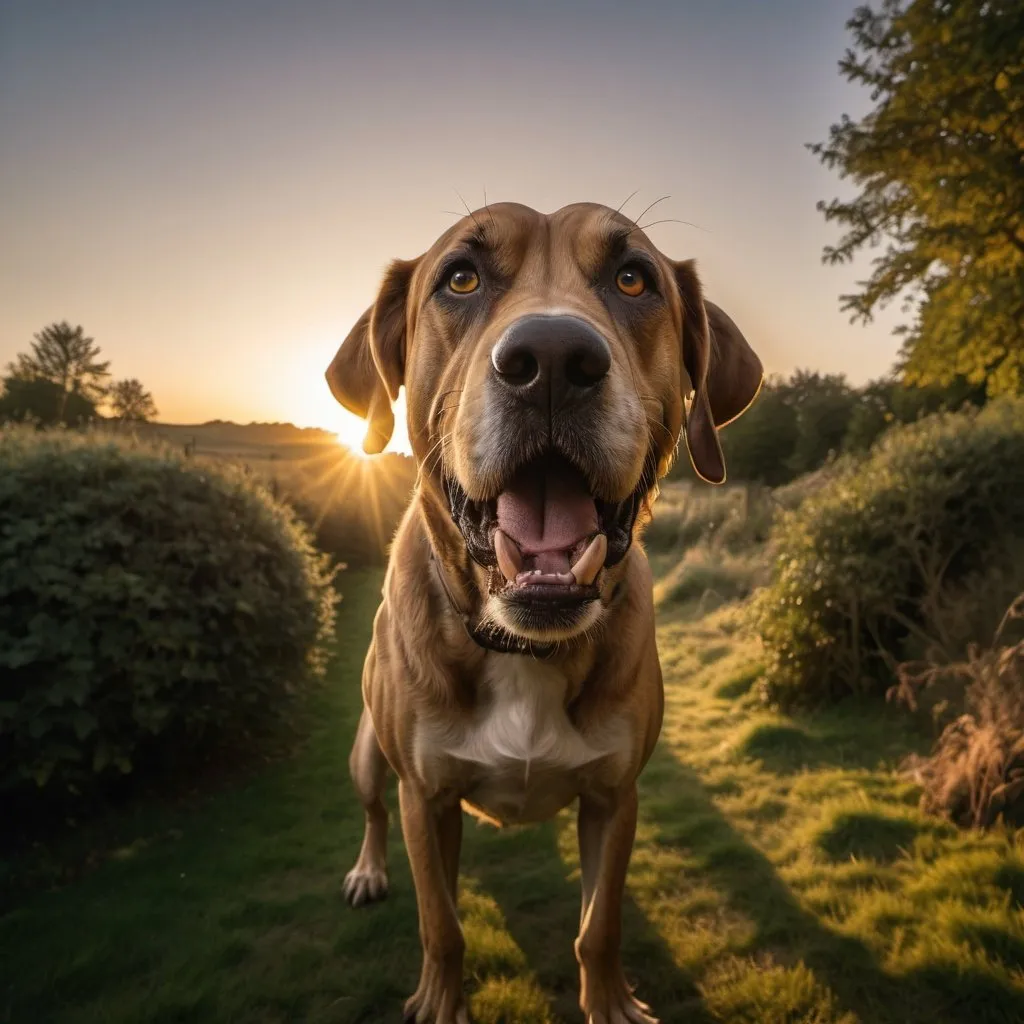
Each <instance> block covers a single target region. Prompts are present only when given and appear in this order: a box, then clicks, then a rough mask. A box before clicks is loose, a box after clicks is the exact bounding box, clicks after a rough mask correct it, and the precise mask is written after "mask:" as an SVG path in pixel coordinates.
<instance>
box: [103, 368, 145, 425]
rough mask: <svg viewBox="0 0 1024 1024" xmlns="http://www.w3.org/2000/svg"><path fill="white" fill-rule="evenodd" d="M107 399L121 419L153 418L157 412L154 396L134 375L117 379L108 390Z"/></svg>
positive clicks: (115, 414)
mask: <svg viewBox="0 0 1024 1024" xmlns="http://www.w3.org/2000/svg"><path fill="white" fill-rule="evenodd" d="M107 401H108V402H109V403H110V407H111V410H112V411H113V413H114V416H115V417H116V418H117V419H119V420H151V419H152V418H153V417H154V416H156V414H157V408H156V405H155V404H154V403H153V396H152V395H151V394H150V393H149V392H148V391H147V390H146V389H145V388H144V387H143V386H142V381H140V380H136V379H135V378H134V377H130V378H128V380H119V381H115V382H114V383H113V384H112V385H111V386H110V390H109V391H108V392H107Z"/></svg>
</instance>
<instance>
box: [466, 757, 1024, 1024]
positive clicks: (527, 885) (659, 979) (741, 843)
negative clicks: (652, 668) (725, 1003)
mask: <svg viewBox="0 0 1024 1024" xmlns="http://www.w3.org/2000/svg"><path fill="white" fill-rule="evenodd" d="M648 770H649V771H651V772H652V774H653V775H656V776H657V786H658V789H659V791H660V792H661V793H664V792H665V787H666V786H669V787H670V788H671V791H672V792H673V794H674V799H673V801H672V816H673V821H672V822H667V821H659V820H658V818H657V817H653V818H652V817H651V816H650V815H649V814H648V815H645V814H644V795H643V791H644V784H643V779H641V800H640V810H641V829H642V839H641V840H638V849H637V851H636V852H635V854H634V861H641V862H642V860H643V858H644V856H645V855H646V854H648V853H649V852H650V851H651V848H652V846H653V850H654V853H655V854H656V855H657V856H659V857H662V858H664V857H665V856H671V855H672V854H673V852H676V853H679V854H680V856H681V858H682V857H686V858H691V859H695V860H696V861H697V862H699V863H700V865H701V866H700V868H699V869H698V870H693V869H691V870H689V871H686V870H683V869H680V876H681V877H680V879H679V881H682V880H684V879H685V878H686V877H689V878H690V880H691V881H695V882H697V883H699V884H701V885H704V886H710V887H711V888H713V889H714V891H715V892H716V893H717V894H718V895H719V896H720V897H721V899H722V901H723V904H724V907H725V908H726V910H727V912H731V913H734V914H736V915H738V916H739V917H741V918H743V919H744V920H745V921H747V922H748V923H749V925H750V929H749V934H748V937H747V938H746V939H745V940H744V941H743V942H741V943H740V944H739V947H738V948H736V947H735V946H734V948H733V950H732V954H734V955H735V956H736V957H738V958H739V959H740V960H741V961H743V962H745V963H747V964H749V963H751V962H758V963H759V964H761V965H762V966H763V965H765V964H768V965H770V964H772V963H774V964H775V965H776V966H777V967H778V968H779V969H782V970H784V969H786V968H787V967H792V966H794V965H796V964H803V965H805V966H806V968H808V969H809V970H810V971H811V972H812V973H813V975H814V979H815V981H816V982H817V984H818V986H819V989H820V990H821V992H820V995H821V996H822V998H823V999H825V1000H827V1002H828V1011H827V1012H828V1013H829V1016H828V1017H827V1018H822V1017H820V1016H814V1014H815V1013H820V1012H821V1008H820V1007H819V1008H818V1009H814V1010H812V1009H811V1007H810V1006H807V1007H805V1009H806V1010H807V1011H808V1012H809V1013H810V1014H811V1016H804V1015H802V1013H803V1011H799V1010H797V1009H796V1008H795V1007H794V1008H793V1012H794V1013H796V1014H797V1015H796V1016H793V1017H786V1018H785V1019H787V1020H789V1019H792V1020H803V1019H812V1018H813V1019H830V1020H831V1019H835V1020H841V1019H842V1020H846V1019H850V1015H853V1016H854V1017H855V1019H857V1020H860V1021H864V1022H868V1021H870V1022H872V1024H959V1022H964V1021H971V1022H976V1024H981V1022H987V1021H991V1022H993V1024H995V1022H1007V1024H1009V1022H1011V1021H1018V1020H1024V997H1022V996H1021V994H1020V993H1019V992H1015V991H1013V992H1011V991H1009V990H1007V989H1006V988H1005V987H1003V986H1001V985H1000V984H998V982H997V981H996V980H995V979H994V978H992V977H989V976H987V975H986V974H984V973H983V972H982V971H980V970H974V969H972V968H970V967H969V966H967V965H961V967H960V969H958V970H957V971H955V972H950V973H949V974H948V975H947V974H943V972H941V971H938V972H937V971H936V970H935V969H932V968H922V969H920V970H916V971H915V970H911V971H906V972H903V973H901V974H899V976H896V975H894V974H891V973H889V972H887V971H886V970H885V968H884V967H883V966H882V965H881V964H880V963H879V961H878V959H877V956H876V954H875V952H873V951H872V950H871V949H870V948H869V947H868V946H866V945H865V944H864V943H863V942H861V941H860V940H858V939H856V938H853V937H851V936H848V935H843V934H840V933H839V932H837V931H834V930H832V929H831V928H829V927H828V926H827V925H826V924H824V923H823V922H822V921H821V920H820V919H819V918H818V917H817V916H816V915H815V914H814V913H812V912H811V911H809V910H807V909H805V908H804V907H803V906H801V904H800V902H799V900H798V899H797V898H796V896H795V895H794V893H793V891H792V890H791V889H790V888H789V886H788V885H787V884H786V882H785V881H784V880H783V879H782V878H781V877H780V876H779V874H778V872H777V871H776V869H775V866H774V865H773V864H772V862H771V861H770V860H769V859H768V858H767V857H766V856H765V855H764V854H763V853H761V851H759V850H758V849H757V848H756V847H754V846H753V845H751V844H750V843H749V842H748V841H747V839H746V838H745V837H744V836H743V835H742V834H741V833H740V832H739V831H738V830H737V829H736V828H735V827H734V826H733V825H732V823H731V822H730V821H729V820H728V819H727V818H726V816H725V815H724V814H723V813H722V812H721V811H720V810H719V809H718V808H717V807H716V805H715V803H714V800H713V798H712V796H711V795H710V793H709V792H708V791H707V789H706V788H705V786H704V785H703V783H702V782H701V780H700V779H699V777H698V776H697V775H696V773H695V772H693V771H692V770H690V769H688V768H687V767H685V766H684V765H682V764H681V763H680V762H679V761H678V760H677V758H676V757H675V756H674V755H673V753H672V751H671V750H670V749H668V747H667V745H665V744H664V742H663V744H662V745H661V746H660V747H659V749H658V750H657V751H656V753H655V755H654V758H653V759H652V763H651V764H650V765H649V766H648ZM664 806H665V805H664V803H662V808H664ZM662 817H664V810H662ZM688 824H691V825H692V826H693V827H692V828H690V827H687V826H688ZM679 826H683V827H682V828H680V827H679ZM570 831H571V832H572V833H573V839H572V842H575V837H574V832H575V830H574V828H573V827H572V825H571V822H570V821H569V820H568V819H567V818H566V817H564V816H563V817H561V818H560V819H559V820H557V821H556V822H550V823H548V824H546V825H543V826H538V827H533V828H527V829H522V830H519V829H517V830H508V831H498V830H495V829H491V828H490V827H487V826H481V827H480V828H476V827H474V826H473V825H472V824H470V822H469V821H467V828H466V841H465V844H464V849H463V858H462V864H463V872H464V874H465V876H466V886H467V889H468V891H469V892H470V893H475V892H479V893H480V894H482V895H486V896H487V897H490V898H491V899H493V901H494V902H495V903H496V904H497V906H498V908H499V910H500V913H501V916H502V918H503V924H504V927H505V928H506V929H507V931H508V934H509V935H510V936H511V937H512V939H513V941H514V942H515V944H516V945H517V946H518V947H519V949H520V950H521V951H522V954H523V956H524V958H525V961H526V968H527V970H528V971H529V972H531V973H532V977H533V978H534V979H535V981H536V985H537V986H539V987H540V988H541V989H542V990H543V993H544V996H545V997H546V1004H547V1012H548V1013H549V1015H550V1016H551V1017H553V1018H554V1019H556V1020H558V1021H565V1022H573V1021H578V1020H579V1019H581V1015H580V1011H579V1008H578V1002H577V1001H578V973H577V967H576V961H575V957H574V955H573V939H574V938H575V935H576V926H577V924H578V922H579V899H580V897H579V884H578V879H577V877H576V874H577V873H576V872H575V871H574V868H573V864H574V862H575V857H574V855H571V854H570V855H568V856H566V855H565V845H566V843H567V842H568V841H569V837H568V832H570ZM638 870H640V871H642V870H644V869H643V866H642V864H640V865H639V867H638ZM668 884H671V882H669V883H668ZM671 899H672V897H671V896H670V895H669V894H667V893H666V896H665V900H666V901H668V900H671ZM666 913H667V914H668V915H669V920H670V922H671V913H672V911H671V907H670V905H669V904H667V903H666V904H665V905H663V906H661V907H659V909H658V914H659V915H660V916H661V917H662V919H663V923H664V920H665V915H666ZM687 913H688V911H687V910H686V909H680V911H679V914H680V915H684V916H685V915H687ZM679 923H680V922H679V921H678V920H677V921H675V922H674V924H675V926H676V927H678V925H679ZM682 924H683V927H684V928H685V927H686V922H685V921H684V922H682ZM471 945H472V943H471ZM706 952H707V951H706ZM710 956H711V959H710V960H709V959H708V957H707V956H702V957H701V961H702V969H701V974H703V970H704V969H706V968H712V967H714V963H713V960H714V959H715V957H714V955H713V954H711V955H710ZM623 963H624V966H625V970H626V976H627V978H628V979H629V980H630V981H631V982H632V983H635V984H636V985H637V995H638V996H639V997H640V998H642V999H643V1000H644V1001H645V1002H647V1003H649V1004H650V1005H651V1008H652V1011H653V1012H654V1013H655V1014H656V1015H657V1016H658V1017H659V1018H660V1019H661V1020H662V1021H663V1022H664V1024H677V1022H678V1024H706V1022H710V1021H713V1020H715V1021H718V1020H722V1019H730V1017H729V1015H728V1014H729V1012H730V1011H726V1013H727V1016H726V1017H724V1018H723V1016H722V1015H721V1010H722V1008H721V1007H719V1008H718V1011H719V1012H715V1011H714V1010H712V1009H711V1008H709V1007H708V1006H707V1005H705V1003H704V1002H703V1000H702V998H701V995H700V991H699V989H698V985H697V982H698V977H699V976H694V975H691V974H689V973H688V972H687V971H686V970H684V969H683V968H681V967H680V966H679V964H678V963H677V962H676V958H675V957H674V956H673V955H672V951H671V950H670V949H669V947H668V945H667V944H666V942H665V940H664V939H663V937H662V935H661V934H660V933H659V930H658V928H657V927H656V926H655V924H654V923H653V922H652V920H651V919H650V918H649V917H648V915H647V914H646V913H645V911H644V910H643V908H641V907H640V906H639V905H638V904H637V902H636V901H635V899H634V898H633V897H632V895H631V894H630V892H629V888H628V886H627V892H626V896H625V903H624V906H623ZM511 973H512V972H511V971H509V972H507V974H506V978H508V975H510V974H511ZM475 974H476V983H477V985H480V984H481V983H484V984H486V981H487V970H486V968H485V969H484V970H478V971H476V972H475ZM470 986H471V987H470V991H471V992H472V991H473V982H471V983H470ZM737 1011H738V1012H740V1017H739V1018H737V1019H744V1020H755V1019H758V1016H757V1014H758V1012H759V1011H758V1009H757V1007H756V1006H753V1005H751V1006H747V1007H745V1008H743V1010H739V1008H737ZM486 1019H488V1020H494V1021H506V1020H507V1021H527V1020H533V1019H535V1018H533V1017H530V1016H523V1015H522V1013H521V1012H519V1013H517V1012H514V1011H511V1010H510V1011H509V1012H508V1013H505V1014H503V1013H501V1012H499V1013H497V1014H496V1015H495V1014H491V1015H490V1016H488V1017H487V1018H486ZM536 1019H542V1018H540V1017H538V1018H536ZM772 1019H780V1020H781V1019H783V1018H780V1017H773V1018H772Z"/></svg>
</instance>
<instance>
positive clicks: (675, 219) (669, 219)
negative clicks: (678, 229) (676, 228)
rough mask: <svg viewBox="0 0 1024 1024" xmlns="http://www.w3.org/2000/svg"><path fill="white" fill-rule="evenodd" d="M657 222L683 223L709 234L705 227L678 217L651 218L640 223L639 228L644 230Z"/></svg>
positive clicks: (656, 224) (652, 226)
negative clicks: (647, 222)
mask: <svg viewBox="0 0 1024 1024" xmlns="http://www.w3.org/2000/svg"><path fill="white" fill-rule="evenodd" d="M659 224H685V225H686V226H687V227H688V228H693V229H694V230H696V231H703V232H705V234H711V232H710V231H709V230H708V229H707V228H702V227H701V226H700V225H699V224H694V223H693V222H692V221H689V220H679V218H678V217H664V218H662V219H661V220H652V221H651V222H650V223H649V224H641V225H640V230H641V231H646V230H647V229H648V228H656V227H657V226H658V225H659Z"/></svg>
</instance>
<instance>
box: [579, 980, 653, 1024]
mask: <svg viewBox="0 0 1024 1024" xmlns="http://www.w3.org/2000/svg"><path fill="white" fill-rule="evenodd" d="M591 979H592V980H591ZM580 1007H581V1009H582V1010H583V1013H584V1014H585V1016H586V1021H587V1024H658V1018H657V1017H655V1016H653V1015H652V1014H651V1008H650V1007H649V1006H648V1005H647V1004H646V1003H642V1002H640V1000H639V999H637V998H636V996H634V995H633V991H632V989H631V988H630V986H629V985H628V984H627V983H626V979H625V978H624V977H623V976H622V974H621V972H616V973H612V974H611V976H608V975H605V976H602V975H600V974H597V973H596V972H593V973H591V974H589V975H588V976H587V978H586V980H585V981H584V988H583V992H582V994H581V997H580Z"/></svg>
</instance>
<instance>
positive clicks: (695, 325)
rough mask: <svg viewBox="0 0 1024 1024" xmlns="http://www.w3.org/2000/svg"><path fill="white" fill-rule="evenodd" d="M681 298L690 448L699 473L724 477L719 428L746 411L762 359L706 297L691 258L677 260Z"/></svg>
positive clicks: (761, 375)
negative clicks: (688, 396) (688, 392)
mask: <svg viewBox="0 0 1024 1024" xmlns="http://www.w3.org/2000/svg"><path fill="white" fill-rule="evenodd" d="M675 272H676V283H677V284H678V286H679V294H680V296H681V297H682V301H683V365H684V366H685V368H686V373H687V375H688V376H689V378H690V382H689V383H690V388H684V393H685V392H687V391H689V390H690V389H691V388H692V390H693V398H692V400H691V401H690V406H689V409H688V410H687V414H686V430H685V434H684V436H685V438H686V447H687V450H688V452H689V454H690V462H692V463H693V468H694V469H695V470H696V471H697V475H698V476H700V477H702V478H703V479H704V480H707V481H708V482H709V483H713V484H720V483H724V482H725V459H724V457H723V456H722V446H721V444H720V443H719V440H718V428H720V427H724V426H726V424H728V423H731V422H732V421H733V420H734V419H736V418H737V417H739V416H742V415H743V413H744V412H746V411H747V409H749V408H750V406H751V404H752V403H753V401H754V399H755V398H757V395H758V392H759V391H760V390H761V384H762V383H763V381H764V369H763V368H762V366H761V360H760V359H758V358H757V355H756V354H755V353H754V350H753V349H752V348H751V347H750V345H749V344H748V343H747V339H746V338H744V337H743V335H742V334H741V333H740V329H739V328H738V327H737V326H736V325H735V324H734V323H733V322H732V320H731V319H730V318H729V317H728V316H727V315H726V314H725V313H724V312H723V311H722V310H721V309H719V308H718V306H716V305H715V304H714V303H713V302H708V301H707V300H706V299H705V298H704V294H703V290H702V289H701V286H700V280H699V278H698V277H697V270H696V266H695V264H694V261H693V260H686V261H684V262H682V263H676V264H675Z"/></svg>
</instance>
